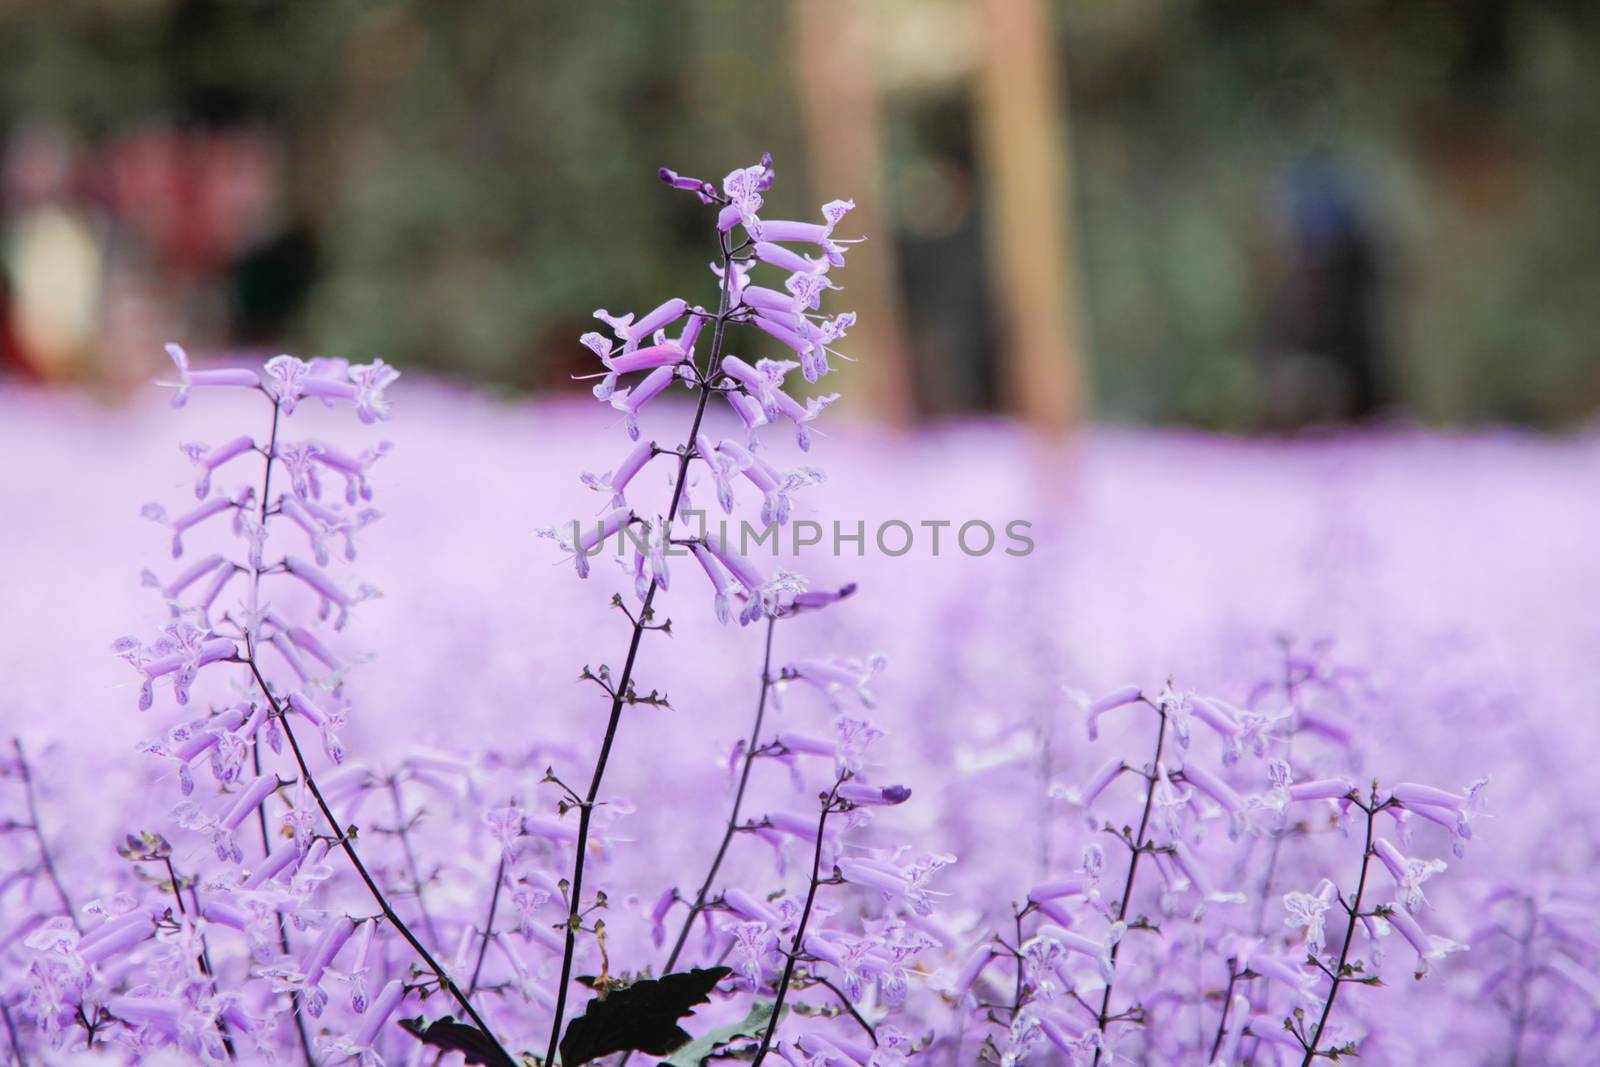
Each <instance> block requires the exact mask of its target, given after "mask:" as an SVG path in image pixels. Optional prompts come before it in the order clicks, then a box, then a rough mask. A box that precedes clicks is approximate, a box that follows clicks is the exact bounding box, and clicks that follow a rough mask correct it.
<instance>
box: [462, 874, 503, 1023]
mask: <svg viewBox="0 0 1600 1067" xmlns="http://www.w3.org/2000/svg"><path fill="white" fill-rule="evenodd" d="M505 880H506V853H505V849H501V850H500V863H499V865H498V866H496V867H495V869H494V892H493V893H491V894H490V895H489V918H488V919H486V920H484V924H483V940H482V941H481V942H480V943H479V945H478V961H477V962H476V963H474V964H473V965H472V981H470V982H468V983H467V996H469V997H470V996H472V994H474V993H476V992H477V991H478V976H479V975H480V974H482V973H483V957H484V956H485V955H487V954H488V952H489V939H490V938H492V937H494V913H495V912H496V911H498V910H499V908H500V886H501V885H503V884H504V883H505Z"/></svg>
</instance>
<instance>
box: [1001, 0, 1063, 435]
mask: <svg viewBox="0 0 1600 1067" xmlns="http://www.w3.org/2000/svg"><path fill="white" fill-rule="evenodd" d="M975 2H976V3H977V7H978V15H979V18H980V21H981V23H982V25H983V59H982V63H981V70H980V74H979V85H978V89H979V93H978V96H979V105H980V109H979V116H980V122H979V125H980V127H981V139H980V142H979V151H980V154H981V165H982V167H983V173H984V177H985V181H986V185H987V200H988V210H989V219H988V230H989V249H990V256H991V260H990V263H991V271H992V274H993V278H994V285H995V311H996V317H997V321H998V323H999V328H1000V337H1001V345H1002V351H1001V355H1002V363H1001V382H1002V389H1003V390H1004V393H1003V396H1004V399H1005V401H1006V403H1007V404H1008V405H1009V407H1010V408H1011V410H1013V411H1015V412H1016V413H1017V414H1018V415H1019V416H1021V418H1022V419H1023V420H1024V421H1025V422H1027V423H1028V424H1029V425H1030V426H1033V427H1034V428H1036V429H1038V430H1041V431H1043V432H1046V433H1061V432H1065V431H1068V430H1071V429H1072V428H1073V427H1075V426H1076V425H1077V424H1078V422H1079V421H1080V420H1081V419H1082V417H1083V415H1084V407H1085V396H1084V393H1085V385H1084V369H1083V350H1082V345H1083V342H1082V330H1081V324H1080V321H1079V310H1078V296H1077V272H1076V270H1075V269H1074V259H1073V248H1074V240H1073V238H1074V235H1073V231H1072V224H1071V222H1072V203H1073V190H1072V180H1071V169H1070V167H1069V165H1068V159H1069V137H1068V127H1067V108H1066V106H1065V95H1066V89H1065V83H1064V80H1063V79H1062V77H1061V71H1060V69H1059V68H1060V62H1059V60H1058V58H1057V55H1056V49H1055V44H1054V39H1053V34H1052V31H1051V27H1050V19H1049V12H1048V10H1047V8H1046V5H1045V3H1044V0H975Z"/></svg>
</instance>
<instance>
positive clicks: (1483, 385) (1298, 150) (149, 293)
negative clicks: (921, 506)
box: [0, 0, 1600, 430]
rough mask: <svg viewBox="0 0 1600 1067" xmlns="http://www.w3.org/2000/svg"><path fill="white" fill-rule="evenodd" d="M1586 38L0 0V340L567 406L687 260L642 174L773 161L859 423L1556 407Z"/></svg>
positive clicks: (940, 17) (1010, 17)
mask: <svg viewBox="0 0 1600 1067" xmlns="http://www.w3.org/2000/svg"><path fill="white" fill-rule="evenodd" d="M1597 23H1600V20H1597V19H1596V18H1595V16H1594V13H1593V12H1592V11H1591V10H1589V9H1588V7H1587V5H1584V4H1580V3H1575V2H1563V0H1546V2H1514V0H1471V2H1463V3H1445V2H1437V0H1389V2H1361V3H1354V4H1351V3H1304V4H1293V5H1284V4H1272V3H1254V2H1248V0H1203V2H1202V0H1183V2H1178V3H1154V2H1148V0H1129V2H1098V0H1083V2H1073V3H1060V4H1055V3H1047V2H1045V0H880V2H874V3H863V4H851V3H839V2H833V0H820V2H808V0H799V2H790V3H764V4H740V3H732V2H727V3H724V2H717V0H703V2H688V0H651V2H632V3H616V4H603V5H595V4H584V3H577V2H570V3H569V2H540V3H532V4H515V3H507V4H495V5H490V6H489V7H487V8H477V7H475V8H473V9H472V10H470V11H469V10H468V9H467V8H466V7H464V6H458V5H443V6H440V5H431V4H424V3H407V2H394V3H382V4H370V3H357V2H347V0H331V2H327V3H318V4H290V5H283V4H276V3H262V2H253V0H226V2H223V0H138V2H132V3H130V2H115V3H111V2H95V0H80V2H74V3H48V4H47V3H10V4H5V5H0V133H3V144H0V153H3V161H4V182H3V188H0V205H3V217H0V221H3V229H4V249H5V257H4V270H3V272H0V273H3V277H4V279H5V283H4V290H3V292H4V302H3V304H0V307H3V311H0V322H3V324H4V327H3V334H0V336H3V339H4V340H3V344H0V361H3V365H4V366H5V367H6V368H7V369H8V370H9V371H10V372H12V373H14V374H22V375H28V376H34V377H42V378H46V379H49V380H67V381H89V382H94V383H97V384H104V385H109V386H110V387H112V388H113V389H126V388H128V387H130V386H132V385H135V384H137V383H140V382H142V381H144V380H145V379H146V378H147V377H148V375H149V373H150V372H151V370H152V369H153V368H154V367H155V366H156V365H157V356H158V355H159V345H157V344H156V343H155V342H156V341H157V340H159V339H164V338H166V337H167V336H169V335H177V334H182V335H183V336H185V337H188V338H190V339H192V340H196V341H200V340H202V339H203V340H205V341H206V342H208V343H209V346H211V347H219V346H234V345H256V344H260V345H271V346H277V347H282V348H285V349H288V350H293V351H327V352H338V353H342V354H348V355H351V356H353V357H369V356H371V355H380V354H381V355H382V356H383V358H385V359H387V360H389V361H390V362H393V363H395V364H396V365H399V366H402V367H406V368H409V369H415V370H422V369H426V370H428V371H431V372H436V373H439V374H444V375H447V376H450V377H453V378H457V379H460V380H463V381H468V382H475V383H484V384H488V385H492V386H495V387H504V388H507V389H516V390H527V389H560V388H568V387H569V383H568V380H567V378H568V375H569V373H570V372H572V371H573V370H574V369H577V368H578V367H579V366H580V359H579V357H580V355H581V353H580V352H579V350H578V349H577V347H576V346H575V345H574V344H573V343H572V337H573V335H574V334H575V332H576V331H577V330H579V329H580V328H581V326H582V324H583V322H584V320H585V317H586V315H587V313H588V311H589V309H591V308H593V307H597V306H602V305H604V304H605V303H606V302H607V301H611V302H614V303H621V304H628V305H630V306H632V305H637V304H640V303H643V302H644V301H646V300H647V299H649V297H650V295H651V294H654V293H657V292H659V291H661V290H662V288H663V286H664V284H666V283H667V282H668V281H669V280H670V279H672V278H675V277H681V275H682V272H683V270H684V269H685V268H692V267H694V266H695V265H697V264H699V263H700V262H701V261H703V260H704V259H705V258H706V257H707V250H706V249H705V248H704V247H702V246H703V241H701V240H700V239H699V237H698V235H697V233H696V231H695V230H694V228H693V222H692V217H693V213H692V211H691V209H690V208H689V207H688V206H686V205H684V204H681V203H679V202H677V200H675V199H674V198H671V197H660V196H648V195H641V194H640V192H639V190H638V188H637V185H636V182H637V178H638V175H639V174H641V173H646V174H647V173H649V172H650V171H651V170H652V169H653V168H655V167H656V166H658V165H663V164H664V165H668V166H676V167H678V168H680V169H687V170H689V171H691V172H694V173H698V172H700V171H702V170H709V171H714V172H717V173H720V171H721V170H726V169H729V168H731V167H732V166H734V165H736V164H737V163H738V162H739V161H742V160H746V159H750V158H755V156H757V155H759V154H760V152H761V151H762V150H764V149H768V148H770V149H771V150H773V152H774V154H775V155H776V157H777V159H778V161H779V165H780V167H783V168H785V173H786V174H788V176H789V177H788V181H787V182H786V184H787V186H788V188H787V189H786V190H784V191H783V192H782V194H781V198H780V202H781V204H782V205H783V206H784V207H785V208H787V209H789V211H790V212H791V213H793V212H794V211H798V210H800V209H801V208H802V206H803V205H807V204H810V203H812V202H813V201H816V200H819V199H823V198H825V196H824V192H825V191H827V194H826V195H833V194H832V192H831V191H836V190H839V189H845V190H848V191H849V192H850V194H851V195H853V196H854V197H855V198H856V200H857V202H858V204H859V205H861V208H860V211H859V213H858V215H857V216H856V219H857V220H858V221H857V222H856V228H857V230H859V231H860V232H869V233H871V234H872V235H873V240H872V241H871V242H869V243H868V244H867V245H866V246H864V247H863V248H861V249H860V250H859V251H858V253H857V255H856V257H855V259H854V260H853V262H855V263H856V264H857V267H856V271H857V273H856V277H855V278H854V279H853V281H852V293H851V299H852V301H853V302H854V304H855V305H856V306H857V307H858V308H859V309H860V310H861V313H862V323H863V326H862V329H863V330H864V331H865V332H864V333H863V334H862V335H861V336H862V343H861V344H860V346H859V347H860V348H861V349H862V350H863V351H868V352H870V353H871V356H870V358H869V359H866V360H863V361H862V365H861V366H860V368H859V373H858V374H857V375H856V378H857V379H859V380H857V381H852V383H851V388H850V389H848V390H847V392H848V393H851V394H852V395H853V396H854V397H855V399H856V401H857V402H858V407H859V408H860V409H861V410H862V411H863V412H864V413H866V414H869V415H871V416H873V417H881V418H894V419H899V420H907V419H911V418H915V417H918V416H928V415H943V414H949V413H962V412H971V411H1002V412H1013V413H1018V414H1021V415H1023V416H1025V417H1028V418H1030V419H1032V420H1033V421H1035V422H1037V423H1039V424H1041V425H1046V426H1055V425H1059V424H1064V423H1067V422H1072V421H1076V420H1077V419H1079V418H1080V417H1082V415H1083V414H1084V413H1086V412H1092V413H1093V414H1094V415H1096V416H1099V417H1104V418H1113V419H1119V420H1121V419H1132V420H1138V421H1151V422H1158V423H1175V422H1176V423H1187V424H1195V425H1201V426H1207V427H1218V428H1226V429H1229V430H1251V429H1262V428H1282V427H1292V426H1299V425H1304V424H1306V423H1310V422H1320V421H1326V420H1329V419H1336V418H1343V417H1350V416H1367V415H1372V414H1376V413H1396V414H1402V415H1406V416H1412V417H1416V418H1419V419H1422V420H1425V421H1427V422H1451V423H1454V422H1468V423H1476V422H1483V421H1511V422H1516V423H1526V424H1533V425H1539V426H1558V427H1559V426H1568V425H1571V424H1573V423H1574V422H1577V421H1579V420H1582V419H1583V418H1584V417H1585V416H1586V415H1587V414H1588V413H1590V412H1592V411H1593V410H1594V409H1595V406H1596V404H1597V403H1600V374H1597V373H1596V371H1595V366H1596V359H1595V355H1594V351H1593V345H1594V341H1593V335H1594V329H1593V324H1594V314H1593V308H1594V307H1595V306H1597V304H1600V232H1597V231H1600V215H1597V213H1596V212H1595V211H1594V210H1593V198H1594V190H1595V188H1596V187H1597V184H1600V129H1597V126H1600V109H1597V108H1595V107H1594V106H1592V104H1590V103H1589V101H1592V100H1593V99H1594V98H1595V95H1596V92H1597V90H1600V86H1597V80H1600V73H1597V71H1596V69H1595V66H1594V64H1593V63H1589V62H1586V57H1588V56H1591V55H1592V54H1593V52H1594V50H1595V48H1596V46H1597V44H1600V42H1597V37H1600V25H1597ZM719 168H720V169H719ZM801 178H803V179H804V180H796V179H801ZM808 185H809V186H810V190H809V191H808V189H807V186H808Z"/></svg>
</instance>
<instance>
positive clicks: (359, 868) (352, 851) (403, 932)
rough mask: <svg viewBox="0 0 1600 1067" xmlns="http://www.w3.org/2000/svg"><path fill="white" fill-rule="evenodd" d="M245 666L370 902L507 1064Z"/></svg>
mask: <svg viewBox="0 0 1600 1067" xmlns="http://www.w3.org/2000/svg"><path fill="white" fill-rule="evenodd" d="M248 662H249V664H250V670H251V671H252V672H253V673H254V674H255V676H256V683H257V684H258V685H260V686H261V691H262V692H263V693H265V694H266V697H267V702H268V703H270V704H271V705H272V711H273V714H274V715H276V716H277V719H278V725H279V726H281V727H282V728H283V736H284V737H285V738H287V739H288V741H289V749H290V751H292V752H293V753H294V761H295V763H296V765H298V766H299V768H300V775H301V777H302V778H303V779H304V781H305V783H306V788H308V789H310V790H311V796H312V797H313V798H314V799H315V800H316V802H317V807H318V808H319V809H321V811H322V817H323V818H324V819H325V820H327V823H328V826H329V827H330V828H331V829H332V830H333V836H334V838H335V839H336V840H337V841H338V842H339V846H340V847H341V848H343V849H344V854H345V855H346V856H348V857H349V859H350V865H351V866H352V867H354V868H355V869H356V874H358V875H360V876H361V881H362V882H363V883H365V884H366V887H367V892H368V893H370V894H371V895H372V899H373V901H374V902H375V903H376V904H377V905H378V908H379V910H381V911H382V912H383V917H384V918H385V919H388V920H389V922H390V924H391V925H392V926H393V927H394V928H395V931H396V932H398V933H399V934H400V936H401V937H403V938H404V939H405V941H406V944H408V945H410V946H411V948H412V951H414V952H415V953H416V954H417V956H418V958H420V959H421V960H422V963H423V965H424V966H426V967H427V968H428V970H430V971H432V972H433V975H434V977H435V978H437V979H438V980H439V986H440V988H441V989H443V990H444V991H445V992H446V993H448V994H450V999H452V1000H454V1001H455V1002H456V1003H457V1004H459V1005H461V1010H462V1011H464V1012H466V1013H467V1017H468V1018H469V1019H471V1020H472V1022H473V1025H475V1026H476V1027H477V1028H478V1029H479V1030H481V1031H483V1035H484V1037H485V1038H487V1039H488V1040H489V1042H490V1043H491V1044H493V1045H494V1047H495V1048H496V1049H497V1050H498V1051H499V1052H500V1054H501V1055H502V1056H505V1057H506V1058H507V1059H508V1060H510V1059H511V1054H510V1053H509V1052H507V1051H506V1050H505V1047H504V1046H503V1045H501V1044H500V1040H499V1039H498V1038H497V1037H495V1036H494V1033H493V1031H491V1030H490V1029H489V1024H488V1023H486V1022H484V1021H483V1017H482V1016H481V1015H479V1014H478V1010H477V1009H476V1008H474V1007H473V1006H472V1002H471V1001H470V1000H469V999H468V998H467V995H466V994H465V993H463V992H462V991H461V987H460V986H458V985H456V983H455V982H454V981H453V980H452V979H451V977H450V975H449V974H448V973H447V972H446V971H445V969H444V968H443V967H442V966H440V964H439V961H438V960H435V959H434V958H433V955H432V954H431V953H430V952H429V951H428V950H427V948H426V947H425V946H424V945H423V944H422V942H421V941H419V940H417V935H416V934H413V933H412V932H411V928H410V927H408V926H407V925H406V924H405V921H404V920H403V919H401V918H400V916H399V915H397V914H395V910H394V908H393V906H391V905H390V903H389V899H388V897H386V896H384V893H383V890H382V889H380V888H379V887H378V883H377V882H376V881H374V880H373V878H372V874H371V873H370V872H369V871H368V870H367V866H366V864H364V863H362V862H361V857H360V855H358V854H357V853H356V848H355V845H354V844H352V843H351V841H350V835H349V834H348V833H346V832H345V830H343V829H342V828H341V827H340V826H339V820H338V819H337V818H335V817H334V814H333V809H332V808H330V807H328V802H327V800H326V799H325V798H324V797H323V795H322V789H321V787H320V786H318V785H317V780H316V778H315V777H314V776H313V775H312V773H311V767H310V766H309V765H308V764H307V763H306V758H305V753H303V752H302V751H301V750H300V742H299V740H298V739H297V738H296V737H295V736H294V728H293V727H292V726H290V725H289V717H288V716H287V715H286V714H285V713H284V709H283V706H282V705H281V704H279V703H278V701H277V699H276V698H275V697H273V695H272V693H271V692H270V691H269V690H268V689H267V683H266V679H264V678H262V677H261V670H260V668H258V667H257V666H256V661H255V650H254V649H253V648H252V649H251V650H250V659H249V661H248ZM513 1062H515V1061H513Z"/></svg>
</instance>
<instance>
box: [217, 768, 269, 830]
mask: <svg viewBox="0 0 1600 1067" xmlns="http://www.w3.org/2000/svg"><path fill="white" fill-rule="evenodd" d="M281 784H282V783H281V782H280V781H279V780H278V776H277V775H276V774H272V773H270V772H269V773H267V774H263V775H261V776H260V777H258V778H257V779H256V780H255V781H253V782H251V783H250V784H249V785H247V786H245V788H244V791H243V792H241V793H240V794H239V796H238V798H237V799H236V800H234V802H233V804H232V806H231V807H229V808H228V811H227V813H226V814H225V815H223V816H222V819H221V822H222V825H223V826H224V827H226V828H227V829H229V830H237V829H238V828H239V825H240V824H241V823H243V822H244V821H245V819H247V818H249V817H250V816H251V815H254V814H255V811H256V809H257V808H259V807H260V806H261V805H262V804H264V803H266V799H267V798H268V797H270V796H271V795H272V794H273V793H275V792H277V790H278V786H279V785H281Z"/></svg>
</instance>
